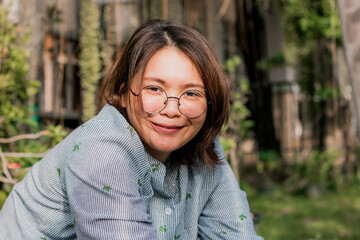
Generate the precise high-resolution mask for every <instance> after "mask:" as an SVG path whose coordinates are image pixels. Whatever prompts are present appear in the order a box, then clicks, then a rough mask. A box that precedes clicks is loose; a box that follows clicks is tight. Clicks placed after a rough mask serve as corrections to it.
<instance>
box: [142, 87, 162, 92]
mask: <svg viewBox="0 0 360 240" xmlns="http://www.w3.org/2000/svg"><path fill="white" fill-rule="evenodd" d="M146 89H148V90H150V91H152V92H162V90H161V88H160V87H157V86H149V87H146Z"/></svg>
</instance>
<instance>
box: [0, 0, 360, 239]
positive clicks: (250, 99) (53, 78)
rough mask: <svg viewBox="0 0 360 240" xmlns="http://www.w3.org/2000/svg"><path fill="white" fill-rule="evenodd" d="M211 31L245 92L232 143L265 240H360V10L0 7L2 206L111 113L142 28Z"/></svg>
mask: <svg viewBox="0 0 360 240" xmlns="http://www.w3.org/2000/svg"><path fill="white" fill-rule="evenodd" d="M154 18H161V19H166V20H171V21H176V22H180V23H183V24H186V25H188V26H191V27H194V28H196V29H197V30H199V31H200V32H201V33H202V34H203V35H204V36H205V37H206V38H207V39H208V41H209V43H210V45H211V46H212V47H213V48H214V50H215V52H216V54H217V56H218V58H219V60H220V62H221V63H222V65H223V68H224V71H225V72H226V74H227V76H228V80H229V85H230V87H231V96H230V97H231V117H230V120H229V123H228V125H227V126H226V127H224V129H223V130H222V132H221V135H220V140H221V142H222V144H223V146H224V150H225V154H226V157H227V159H228V161H229V163H230V164H231V166H232V168H233V171H234V174H235V176H236V177H237V178H238V180H239V182H240V186H241V187H242V188H243V189H244V190H245V191H246V192H247V193H248V199H249V202H250V206H251V209H252V211H253V213H254V217H255V222H256V230H257V232H258V234H259V235H261V236H263V237H264V238H265V239H270V240H271V239H299V240H300V239H301V240H302V239H304V240H305V239H309V240H310V239H327V240H328V239H360V228H359V227H358V226H359V224H360V194H359V193H360V187H359V181H360V163H359V157H360V148H359V139H360V79H359V78H360V74H359V73H358V71H360V65H359V61H360V57H359V56H360V36H359V34H360V1H356V0H338V1H336V0H316V1H313V0H196V1H191V0H62V1H56V0H28V1H21V0H0V91H1V92H0V158H1V168H0V207H1V206H2V205H3V202H4V201H5V199H6V197H7V195H8V193H9V192H10V191H11V188H12V186H13V184H15V183H16V182H18V181H21V179H22V178H23V177H24V175H25V174H26V172H27V171H28V170H29V169H30V168H31V166H32V165H33V164H35V163H36V162H37V161H39V160H40V159H41V157H42V156H44V154H46V152H47V151H49V150H50V149H51V148H52V147H53V146H54V145H56V144H57V143H58V142H60V141H61V140H62V139H63V138H64V137H65V136H66V135H67V134H69V133H70V132H71V131H72V130H73V129H75V128H76V127H77V126H79V125H80V124H81V123H83V122H85V121H86V120H88V119H89V118H91V117H92V116H94V115H95V114H96V113H97V112H98V111H99V107H100V106H101V103H100V102H99V101H98V100H97V94H98V93H97V90H98V87H99V84H100V83H101V80H102V78H103V77H104V75H105V73H106V72H107V71H108V69H109V67H110V66H111V63H112V62H113V60H114V57H115V56H116V54H118V53H120V52H121V49H122V47H123V46H124V43H125V42H126V41H127V40H128V38H129V37H130V35H131V34H132V33H133V31H134V30H135V29H136V28H137V27H138V26H139V25H140V24H142V23H144V22H146V21H148V20H150V19H154Z"/></svg>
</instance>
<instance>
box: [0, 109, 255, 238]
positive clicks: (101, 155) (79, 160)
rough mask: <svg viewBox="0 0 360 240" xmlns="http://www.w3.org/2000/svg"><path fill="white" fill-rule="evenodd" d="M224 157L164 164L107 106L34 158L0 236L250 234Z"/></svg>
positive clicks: (0, 216)
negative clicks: (211, 162)
mask: <svg viewBox="0 0 360 240" xmlns="http://www.w3.org/2000/svg"><path fill="white" fill-rule="evenodd" d="M215 146H216V151H217V152H218V153H219V156H220V157H221V159H222V160H223V162H224V164H223V165H220V166H215V167H213V168H210V167H207V166H197V167H196V166H187V165H180V166H177V167H172V168H168V167H166V166H165V165H164V164H162V163H160V162H159V161H157V160H156V159H154V158H152V157H151V156H150V155H149V154H147V153H146V151H145V149H144V146H143V144H142V142H141V140H140V138H139V136H138V135H137V133H136V132H135V130H134V129H133V128H132V127H131V126H130V125H129V123H128V122H127V121H126V120H125V118H124V117H123V116H122V115H121V114H120V113H119V112H118V111H117V110H116V109H115V108H114V107H112V106H110V105H106V106H105V107H104V108H103V109H102V111H101V112H100V113H99V114H98V115H97V116H96V117H94V118H93V119H91V120H90V121H88V122H86V123H85V124H83V125H82V126H80V127H78V128H77V129H76V130H74V131H73V132H72V133H71V134H70V135H69V136H68V137H67V138H66V139H64V140H63V141H62V142H61V143H59V144H58V145H57V146H56V147H54V148H53V149H52V150H51V151H50V152H49V153H48V154H47V155H46V156H45V157H44V158H43V159H42V160H41V161H39V162H38V163H37V164H35V165H34V166H33V167H32V169H31V170H30V171H29V173H28V174H27V175H26V177H25V178H24V180H23V181H21V182H19V183H18V184H16V185H15V186H14V188H13V190H12V192H11V194H10V195H9V197H8V198H7V200H6V202H5V204H4V206H3V208H2V209H1V211H0V239H1V240H2V239H10V240H18V239H31V240H35V239H39V240H41V239H47V240H50V239H59V240H60V239H107V240H108V239H134V240H135V239H137V240H138V239H139V240H141V239H146V240H148V239H169V240H180V239H181V240H191V239H236V240H239V239H256V240H258V239H259V240H260V239H262V238H261V237H258V236H257V235H256V233H255V231H254V227H253V222H252V220H251V217H250V211H249V206H248V203H247V200H246V194H245V193H244V192H242V191H241V190H240V189H239V186H238V183H237V182H236V179H235V178H234V176H233V173H232V170H231V168H230V167H229V165H228V164H227V162H226V160H224V157H223V150H222V148H221V146H220V144H219V143H218V140H216V141H215Z"/></svg>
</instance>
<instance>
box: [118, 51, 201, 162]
mask: <svg viewBox="0 0 360 240" xmlns="http://www.w3.org/2000/svg"><path fill="white" fill-rule="evenodd" d="M140 77H141V76H139V74H138V75H135V77H134V79H133V81H132V83H131V90H132V91H133V92H134V93H135V94H139V93H140V92H141V90H142V89H143V88H144V87H147V86H150V85H156V86H158V87H160V88H162V89H163V90H165V92H166V94H167V96H168V97H170V98H168V103H167V105H166V107H165V108H164V109H163V110H162V111H161V112H158V113H155V114H148V113H146V112H144V111H143V110H142V109H141V108H140V107H139V105H138V104H137V102H136V101H138V98H139V97H141V96H134V95H133V94H131V93H128V94H127V96H126V97H125V96H124V97H123V98H122V101H121V104H122V107H125V108H126V111H127V115H128V118H129V121H130V124H131V125H132V126H133V127H134V128H135V130H136V131H137V133H138V134H139V135H140V138H141V139H142V141H143V143H144V146H145V149H146V150H147V152H148V153H149V154H150V155H151V156H153V157H154V158H156V159H157V160H159V161H161V162H163V163H164V162H165V161H166V160H167V158H168V157H169V155H170V153H171V152H172V151H174V150H177V149H179V148H180V147H182V146H184V145H185V144H186V143H188V142H189V141H190V140H191V139H192V138H193V137H195V136H196V134H197V133H198V132H199V131H200V129H201V128H202V126H203V124H204V122H205V119H206V111H205V112H204V113H203V114H201V115H200V116H198V117H195V118H187V117H185V116H184V115H182V114H181V113H180V111H179V109H178V101H177V99H176V98H178V97H180V96H181V95H182V93H184V92H185V91H190V90H191V92H189V93H188V94H186V95H189V96H191V95H192V92H196V91H200V92H202V93H204V94H205V87H204V83H203V81H202V79H201V77H200V74H199V73H198V71H197V69H196V67H195V66H194V64H193V63H192V62H191V60H190V59H189V58H188V57H187V56H186V55H184V54H183V53H182V52H181V51H180V50H178V49H176V48H173V47H165V48H163V49H160V50H159V51H157V52H156V53H155V54H154V55H153V56H152V57H151V59H150V61H149V62H148V64H147V66H146V68H145V72H144V78H143V80H142V82H141V79H140ZM140 82H141V84H140ZM139 86H140V87H139ZM194 90H195V91H194ZM150 91H151V92H150V94H153V92H158V89H157V88H151V89H150ZM144 95H145V94H143V96H144ZM200 95H201V94H200ZM172 97H176V98H172ZM183 106H185V104H183V105H182V106H181V107H183ZM149 107H150V106H149ZM144 110H146V109H144ZM190 110H191V109H190ZM183 112H184V111H183Z"/></svg>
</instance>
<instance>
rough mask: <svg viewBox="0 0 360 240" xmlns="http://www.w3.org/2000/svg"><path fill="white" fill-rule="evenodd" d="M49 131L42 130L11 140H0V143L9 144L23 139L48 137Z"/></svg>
mask: <svg viewBox="0 0 360 240" xmlns="http://www.w3.org/2000/svg"><path fill="white" fill-rule="evenodd" d="M49 134H50V131H47V130H44V131H40V132H38V133H30V134H20V135H17V136H14V137H11V138H0V143H11V142H15V141H19V140H23V139H36V138H39V137H41V136H44V135H49Z"/></svg>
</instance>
